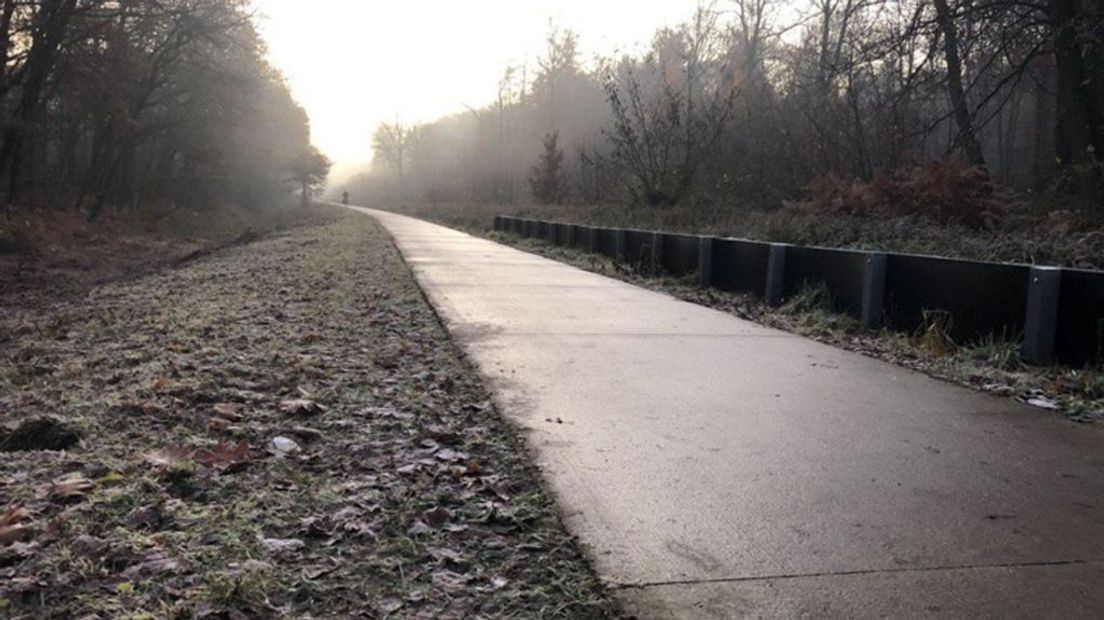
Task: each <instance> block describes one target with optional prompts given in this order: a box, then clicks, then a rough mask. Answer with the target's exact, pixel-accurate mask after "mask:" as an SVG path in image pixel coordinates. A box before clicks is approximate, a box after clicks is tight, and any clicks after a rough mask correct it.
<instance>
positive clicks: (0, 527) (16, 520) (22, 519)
mask: <svg viewBox="0 0 1104 620" xmlns="http://www.w3.org/2000/svg"><path fill="white" fill-rule="evenodd" d="M30 520H31V511H29V510H27V509H26V508H24V507H22V506H9V507H8V508H7V509H6V510H4V512H2V513H0V547H2V546H7V545H10V544H12V543H15V542H19V541H21V540H23V539H24V538H26V537H27V535H28V534H30V533H31V531H32V530H31V527H30V525H29V524H28V523H26V522H27V521H30Z"/></svg>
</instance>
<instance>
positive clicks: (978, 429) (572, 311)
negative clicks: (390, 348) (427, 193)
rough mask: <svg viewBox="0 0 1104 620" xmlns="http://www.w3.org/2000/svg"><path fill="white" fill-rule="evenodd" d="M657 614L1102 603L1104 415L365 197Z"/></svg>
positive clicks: (988, 611) (1024, 614) (999, 612)
mask: <svg viewBox="0 0 1104 620" xmlns="http://www.w3.org/2000/svg"><path fill="white" fill-rule="evenodd" d="M368 212H369V213H371V214H372V215H373V216H375V217H377V218H378V219H379V220H380V221H381V222H382V223H383V224H384V226H386V227H387V228H388V229H389V230H390V232H391V233H392V235H393V236H394V238H395V241H396V242H397V244H398V246H399V248H400V250H401V251H402V253H403V254H404V256H405V257H406V259H407V261H408V262H409V263H410V265H411V266H412V267H413V269H414V271H415V273H416V275H417V278H418V280H419V282H420V283H421V285H422V287H423V288H424V290H425V291H426V293H427V294H428V296H429V298H430V300H431V301H432V303H433V304H434V306H435V307H436V308H437V310H438V312H439V313H440V314H441V316H442V317H443V319H444V321H445V323H446V325H447V327H448V328H449V330H450V331H451V333H452V334H453V335H454V337H455V338H456V339H457V340H458V341H459V342H460V343H461V345H462V346H463V347H464V348H465V349H466V350H467V351H468V352H469V353H470V355H471V356H472V357H473V359H474V360H475V362H476V363H477V364H478V366H479V367H480V369H481V370H482V372H483V373H484V374H485V375H486V377H487V379H488V382H489V384H490V386H491V388H492V390H493V391H494V392H495V393H496V398H497V399H498V400H499V404H500V405H501V407H502V409H503V410H504V412H505V413H506V414H507V415H509V416H510V417H512V418H513V419H514V420H515V421H516V422H517V423H518V424H519V425H521V426H522V427H524V428H526V429H529V431H530V432H529V434H528V437H529V439H530V443H531V445H532V447H533V448H534V452H535V458H536V460H537V462H538V465H539V466H540V467H541V468H542V470H543V471H544V473H545V475H546V476H547V479H548V481H549V483H550V484H551V486H552V488H553V490H554V491H555V493H556V494H557V496H558V500H559V502H560V504H561V506H562V509H563V511H564V513H565V515H566V520H567V523H568V526H569V527H570V528H571V529H572V531H574V532H575V533H576V534H577V535H578V536H579V537H581V539H582V540H583V542H584V543H585V544H586V545H587V546H588V547H589V548H590V549H591V550H592V552H593V554H594V558H595V560H596V563H597V568H598V571H599V573H600V574H601V575H602V576H603V578H604V579H606V580H607V581H609V582H611V583H613V584H616V585H618V586H623V589H622V590H621V593H622V595H623V599H624V600H625V602H626V606H627V608H628V609H629V610H630V611H633V612H635V613H637V614H639V615H640V616H641V617H643V618H669V617H676V618H713V617H716V618H728V617H745V616H747V617H767V618H772V617H779V618H790V617H803V616H807V617H841V618H851V617H883V616H884V617H894V618H901V617H918V616H929V615H931V616H942V617H970V618H974V617H993V618H1010V617H1020V618H1043V617H1053V618H1077V617H1101V616H1104V587H1101V584H1102V583H1104V432H1101V431H1100V430H1099V429H1094V428H1088V427H1079V426H1076V425H1074V424H1072V423H1069V422H1067V421H1065V420H1063V419H1061V418H1059V417H1057V416H1055V415H1050V414H1047V413H1043V412H1040V411H1039V410H1036V409H1030V408H1028V407H1026V406H1021V405H1018V404H1016V403H1014V402H1011V401H1009V400H1006V399H998V398H995V397H992V396H987V395H984V394H980V393H975V392H972V391H969V390H966V389H963V388H959V387H954V386H951V385H948V384H945V383H942V382H938V381H935V380H933V379H929V378H927V377H924V376H922V375H919V374H916V373H913V372H910V371H907V370H903V369H901V368H897V367H895V366H892V365H889V364H885V363H882V362H879V361H876V360H872V359H868V358H865V357H862V356H860V355H857V354H853V353H849V352H845V351H841V350H838V349H834V348H831V347H828V346H826V345H822V344H819V343H816V342H813V341H810V340H806V339H804V338H801V337H797V336H793V335H790V334H787V333H784V332H779V331H775V330H771V329H766V328H764V327H761V326H758V325H756V324H753V323H749V322H747V321H743V320H740V319H737V318H735V317H732V316H729V315H726V314H723V313H721V312H716V311H713V310H710V309H707V308H704V307H700V306H695V305H692V304H689V303H685V302H682V301H678V300H675V299H673V298H671V297H668V296H665V295H662V294H658V293H654V292H650V291H647V290H644V289H641V288H638V287H635V286H632V285H629V284H625V283H622V282H619V281H616V280H612V279H609V278H605V277H602V276H599V275H596V274H592V273H588V272H585V271H581V270H579V269H575V268H572V267H569V266H566V265H563V264H560V263H556V262H554V261H550V260H547V259H543V258H540V257H537V256H533V255H531V254H527V253H524V252H521V251H518V250H514V249H511V248H508V247H505V246H502V245H499V244H495V243H492V242H490V241H486V240H481V239H477V238H473V237H471V236H469V235H466V234H463V233H459V232H456V231H453V230H449V229H447V228H443V227H440V226H435V225H432V224H428V223H425V222H421V221H418V220H414V219H410V218H406V217H402V216H397V215H393V214H388V213H381V212H374V211H368Z"/></svg>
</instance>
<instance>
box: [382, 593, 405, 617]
mask: <svg viewBox="0 0 1104 620" xmlns="http://www.w3.org/2000/svg"><path fill="white" fill-rule="evenodd" d="M402 606H403V602H402V600H400V599H397V598H395V597H393V596H389V597H387V598H384V599H380V601H379V602H378V603H376V609H378V610H380V612H381V613H384V614H393V613H395V612H396V611H398V610H400V609H402Z"/></svg>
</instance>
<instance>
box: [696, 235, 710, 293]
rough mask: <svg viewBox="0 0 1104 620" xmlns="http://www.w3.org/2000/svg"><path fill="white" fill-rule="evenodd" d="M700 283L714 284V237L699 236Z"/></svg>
mask: <svg viewBox="0 0 1104 620" xmlns="http://www.w3.org/2000/svg"><path fill="white" fill-rule="evenodd" d="M698 284H700V285H701V286H702V287H703V288H710V287H712V286H713V237H699V238H698Z"/></svg>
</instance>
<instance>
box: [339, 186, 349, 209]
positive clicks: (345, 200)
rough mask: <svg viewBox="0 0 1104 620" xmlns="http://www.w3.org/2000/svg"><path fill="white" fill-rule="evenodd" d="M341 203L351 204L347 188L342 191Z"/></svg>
mask: <svg viewBox="0 0 1104 620" xmlns="http://www.w3.org/2000/svg"><path fill="white" fill-rule="evenodd" d="M341 204H343V205H345V206H349V190H345V191H344V192H342V193H341Z"/></svg>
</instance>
